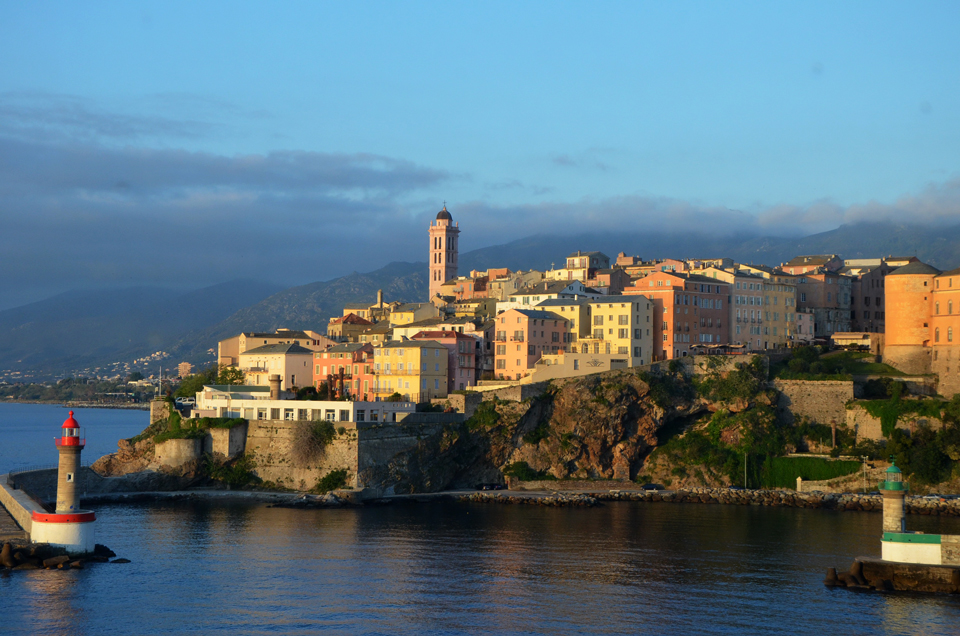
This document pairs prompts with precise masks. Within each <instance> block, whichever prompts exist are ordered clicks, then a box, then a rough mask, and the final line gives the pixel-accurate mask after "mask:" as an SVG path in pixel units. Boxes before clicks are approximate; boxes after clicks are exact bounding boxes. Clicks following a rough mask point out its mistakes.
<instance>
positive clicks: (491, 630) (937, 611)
mask: <svg viewBox="0 0 960 636" xmlns="http://www.w3.org/2000/svg"><path fill="white" fill-rule="evenodd" d="M75 416H76V418H77V420H78V421H79V422H80V424H81V426H84V427H86V437H87V446H86V449H85V450H84V453H85V454H89V455H90V457H89V459H91V461H92V460H93V459H96V456H98V454H102V453H106V452H110V451H112V450H113V449H114V448H115V446H116V440H117V439H118V438H121V437H129V436H132V435H134V434H136V433H138V432H140V430H142V429H143V428H144V427H145V426H146V424H147V414H146V413H145V412H140V411H113V410H99V409H77V411H76V415H75ZM65 417H66V410H65V409H61V408H58V407H55V406H41V405H36V406H35V405H19V404H0V473H3V472H6V471H8V470H10V469H15V468H16V467H19V466H26V465H38V464H50V463H53V462H54V461H55V460H56V450H55V448H54V446H53V439H52V438H53V436H54V435H56V433H57V431H58V429H59V426H60V424H61V423H62V421H63V419H64V418H65ZM96 511H97V524H98V527H97V540H98V542H100V543H103V544H105V545H107V546H109V547H110V548H112V549H113V550H114V551H115V552H116V553H117V554H118V556H120V557H124V558H127V559H130V561H131V562H130V563H124V564H96V565H90V566H88V567H87V568H85V569H83V570H70V571H67V572H63V571H32V572H3V573H0V634H3V635H8V634H56V635H72V634H385V635H387V634H389V635H392V634H411V635H413V634H484V635H489V634H651V635H654V634H683V635H690V634H815V635H817V636H823V635H825V634H844V635H849V634H864V635H870V636H877V635H881V634H911V635H923V634H956V633H960V598H957V597H954V596H946V595H944V596H926V595H910V594H888V593H877V592H854V591H847V590H840V589H829V588H826V587H824V585H823V577H824V574H825V572H826V569H827V568H828V567H831V566H833V567H837V568H843V569H846V568H847V567H848V566H849V565H850V563H851V561H852V559H853V557H855V556H858V555H873V556H877V555H879V547H880V546H879V535H880V515H879V514H877V513H867V512H835V511H824V510H800V509H792V508H761V507H754V506H722V505H697V504H662V503H660V504H658V503H637V502H615V503H608V504H605V505H603V506H599V507H596V508H542V507H537V506H526V505H498V504H479V503H472V504H465V503H464V504H461V503H454V502H446V503H439V502H434V503H409V504H400V503H394V504H391V505H384V506H371V507H363V508H347V509H327V510H292V509H285V508H270V507H269V506H268V505H266V504H261V503H251V502H242V501H232V502H215V503H213V502H204V501H178V502H164V503H149V504H111V505H101V506H98V507H97V508H96ZM908 523H909V524H910V526H911V528H912V529H916V530H925V531H927V532H944V533H958V534H960V520H958V519H939V518H935V517H910V518H909V519H908Z"/></svg>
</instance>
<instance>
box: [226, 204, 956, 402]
mask: <svg viewBox="0 0 960 636" xmlns="http://www.w3.org/2000/svg"><path fill="white" fill-rule="evenodd" d="M459 235H460V227H459V224H458V223H457V222H455V221H454V220H453V216H452V214H451V213H450V211H448V210H447V208H446V206H444V207H443V209H442V210H440V212H439V213H438V214H437V216H436V220H435V221H433V222H431V224H430V227H429V228H428V238H429V281H430V287H429V297H428V298H426V299H424V300H423V301H421V302H401V301H398V300H392V299H388V298H384V295H383V293H382V291H381V292H379V293H378V295H377V298H376V300H375V301H374V302H372V303H353V304H348V305H346V306H344V307H343V311H342V313H341V315H339V316H335V317H333V318H331V319H330V322H329V324H328V325H326V326H325V327H324V326H318V328H317V330H315V331H314V330H289V329H277V330H276V331H274V332H270V333H259V332H244V333H240V334H237V335H236V336H234V337H231V338H228V339H225V340H222V341H221V342H220V343H219V345H218V364H219V365H220V366H221V367H233V368H236V369H238V370H239V371H240V372H241V373H242V375H243V378H244V380H243V383H244V384H245V385H249V386H261V387H266V386H268V384H269V378H270V376H274V375H275V376H279V382H280V387H279V389H280V391H284V392H287V391H297V390H298V389H302V388H304V387H312V388H313V389H314V390H317V391H321V392H322V393H323V394H324V395H329V396H331V397H333V396H336V397H338V398H340V399H350V400H358V401H369V402H379V401H384V400H394V401H404V402H411V403H426V402H430V401H431V400H436V399H442V398H446V397H447V396H448V395H449V394H451V393H454V392H463V391H486V390H496V389H501V388H504V387H507V386H516V385H524V384H532V383H537V382H542V381H545V380H550V379H556V378H567V377H575V376H581V375H587V374H591V373H598V372H602V371H607V370H612V369H624V368H631V367H642V366H644V365H649V364H652V363H657V362H661V361H669V360H674V359H678V358H684V357H687V356H693V355H701V354H727V355H743V354H749V353H758V352H771V351H777V350H783V349H786V348H793V347H797V346H802V345H809V344H820V345H825V346H826V345H830V346H844V347H847V346H849V347H855V348H859V349H861V350H865V351H869V352H871V353H873V354H875V355H880V356H882V358H883V360H884V361H885V362H887V363H889V364H891V365H893V366H894V367H897V368H899V369H901V370H903V371H905V372H909V373H914V374H921V373H940V374H941V375H942V376H944V377H946V376H949V369H950V358H951V352H952V346H953V345H952V343H953V329H954V327H957V328H960V323H958V324H956V325H954V324H953V323H954V322H956V321H957V317H958V316H960V297H958V298H956V299H954V297H953V294H955V293H960V270H954V271H952V272H940V271H939V270H937V269H935V268H933V267H931V266H929V265H926V264H924V263H921V262H920V261H919V260H918V259H917V258H916V257H914V256H885V257H877V258H872V259H862V258H861V259H843V258H842V257H841V256H839V255H837V254H817V255H799V256H796V257H795V258H793V259H791V260H790V261H789V262H786V263H782V264H781V265H780V266H778V267H768V266H764V265H755V264H748V263H737V262H734V261H733V260H732V259H729V258H723V257H719V258H717V257H713V255H704V258H676V259H674V258H668V259H661V260H644V259H643V258H642V257H641V256H631V255H627V254H625V253H623V252H621V253H619V254H617V255H616V256H614V257H611V256H608V255H607V254H604V253H602V252H598V251H590V250H589V249H584V250H578V251H576V252H573V253H571V254H568V255H566V258H565V260H564V261H563V267H562V268H555V269H550V270H544V271H538V270H530V271H511V270H510V269H508V268H505V267H504V268H490V269H487V270H486V271H471V272H464V273H461V272H459V270H458V263H457V260H458V244H459ZM584 247H585V248H589V246H584ZM707 256H710V257H709V258H708V257H707ZM954 277H956V278H958V281H957V287H956V288H954V286H953V279H954ZM888 282H889V285H888ZM954 290H956V291H954ZM954 300H956V304H957V307H956V310H957V313H956V314H955V313H954ZM888 307H889V308H890V312H891V313H890V316H889V318H888V316H887V308H888ZM958 336H960V334H958ZM956 357H957V358H958V360H960V352H957V355H956ZM954 386H955V382H953V381H951V380H949V379H945V380H944V381H943V382H942V391H943V390H945V391H946V393H944V394H945V395H948V396H949V395H952V394H953V392H955V390H956V389H954V388H953V387H954Z"/></svg>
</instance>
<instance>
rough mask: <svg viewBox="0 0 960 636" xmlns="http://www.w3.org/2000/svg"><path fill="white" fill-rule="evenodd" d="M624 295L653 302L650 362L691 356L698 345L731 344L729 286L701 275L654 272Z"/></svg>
mask: <svg viewBox="0 0 960 636" xmlns="http://www.w3.org/2000/svg"><path fill="white" fill-rule="evenodd" d="M624 294H626V295H640V294H642V295H644V296H646V297H648V298H650V300H651V304H652V305H653V307H652V312H653V313H652V319H651V321H652V324H653V330H652V342H651V344H652V347H653V357H652V359H651V361H657V360H671V359H674V358H681V357H684V356H687V355H690V351H691V348H692V347H696V346H697V345H711V344H729V343H730V324H729V322H728V319H729V316H730V313H729V309H728V307H727V302H728V299H729V297H730V285H729V284H728V283H725V282H721V281H719V280H716V279H713V278H708V277H706V276H701V275H699V274H678V273H673V272H653V273H651V274H649V275H648V276H646V277H644V278H642V279H640V280H639V281H637V283H636V284H635V285H634V286H633V287H628V288H627V289H625V290H624Z"/></svg>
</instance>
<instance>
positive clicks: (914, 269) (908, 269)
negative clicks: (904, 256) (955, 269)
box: [887, 261, 943, 276]
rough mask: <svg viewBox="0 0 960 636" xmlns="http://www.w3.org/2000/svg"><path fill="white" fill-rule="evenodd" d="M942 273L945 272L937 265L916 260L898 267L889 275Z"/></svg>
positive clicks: (936, 274) (935, 274) (934, 274)
mask: <svg viewBox="0 0 960 636" xmlns="http://www.w3.org/2000/svg"><path fill="white" fill-rule="evenodd" d="M942 273H943V272H941V271H940V270H939V269H937V268H936V267H933V266H932V265H927V264H926V263H921V262H920V261H914V262H912V263H910V264H909V265H904V266H903V267H898V268H897V269H895V270H893V271H892V272H890V273H889V274H887V276H923V275H928V276H929V275H933V276H938V275H940V274H942Z"/></svg>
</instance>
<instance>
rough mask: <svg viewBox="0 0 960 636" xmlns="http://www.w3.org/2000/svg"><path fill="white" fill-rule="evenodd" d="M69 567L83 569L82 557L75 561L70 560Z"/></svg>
mask: <svg viewBox="0 0 960 636" xmlns="http://www.w3.org/2000/svg"><path fill="white" fill-rule="evenodd" d="M70 567H71V568H77V569H78V570H82V569H83V559H77V560H76V561H71V562H70Z"/></svg>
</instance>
